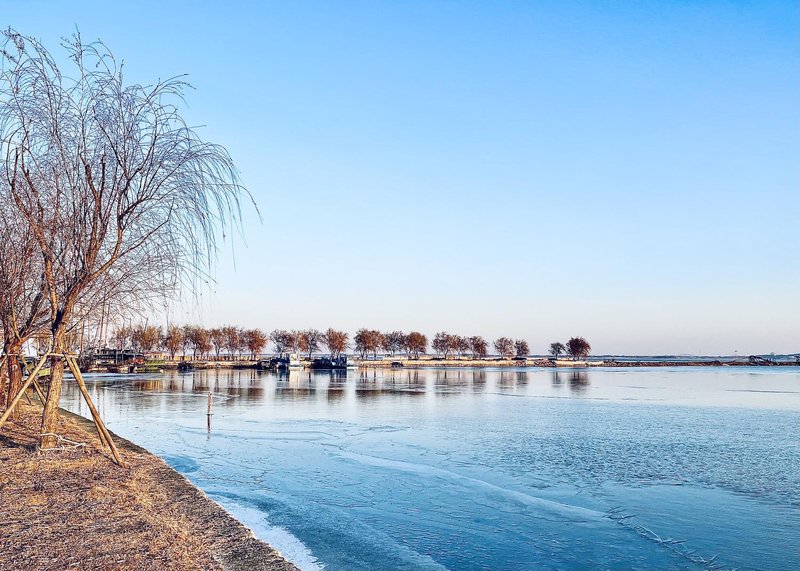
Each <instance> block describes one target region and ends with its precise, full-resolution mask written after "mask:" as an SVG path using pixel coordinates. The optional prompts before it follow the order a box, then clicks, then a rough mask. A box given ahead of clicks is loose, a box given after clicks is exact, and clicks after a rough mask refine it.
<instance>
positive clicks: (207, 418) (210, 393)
mask: <svg viewBox="0 0 800 571" xmlns="http://www.w3.org/2000/svg"><path fill="white" fill-rule="evenodd" d="M213 396H214V395H213V393H212V392H211V391H208V412H206V420H207V423H206V424H207V427H208V432H211V403H212V397H213Z"/></svg>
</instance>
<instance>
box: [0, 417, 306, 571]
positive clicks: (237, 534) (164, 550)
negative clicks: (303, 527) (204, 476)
mask: <svg viewBox="0 0 800 571" xmlns="http://www.w3.org/2000/svg"><path fill="white" fill-rule="evenodd" d="M20 409H21V414H20V416H19V418H18V419H16V420H14V421H11V422H8V423H6V425H5V426H3V428H2V430H0V498H2V501H0V522H2V523H0V530H1V531H2V533H0V569H73V568H74V569H98V570H100V569H104V570H105V569H131V570H133V569H136V570H151V569H152V570H157V569H171V570H173V569H174V570H190V569H192V570H195V569H215V570H231V571H233V570H236V571H239V570H241V571H244V570H250V569H254V570H264V571H266V570H270V571H272V570H274V571H294V570H296V568H295V567H294V566H293V565H292V564H290V563H288V562H287V561H286V560H285V559H283V557H281V555H280V554H279V553H278V552H277V551H275V550H274V549H273V548H271V547H270V546H269V545H267V544H266V543H264V542H262V541H260V540H258V539H256V538H255V537H253V535H252V533H251V532H250V531H249V530H248V529H247V528H246V527H244V526H243V525H242V524H240V523H239V522H238V521H236V520H235V519H234V518H233V517H231V516H230V515H229V514H228V513H227V512H225V511H224V510H223V509H222V508H221V507H220V506H219V505H217V504H216V503H214V502H213V501H212V500H210V499H209V498H208V497H207V496H206V495H205V494H203V492H201V491H200V490H198V489H197V488H196V487H195V486H193V485H192V484H191V483H190V482H189V481H188V480H187V479H186V478H184V477H183V476H181V475H180V474H179V473H177V472H176V471H175V470H173V469H172V468H170V467H169V466H167V464H165V463H164V462H163V461H162V460H161V459H159V458H157V457H156V456H153V455H152V454H150V453H149V452H147V451H146V450H144V449H142V448H140V447H138V446H136V445H134V444H132V443H130V442H128V441H126V440H124V439H121V438H119V437H116V436H115V442H116V443H117V446H118V447H119V448H120V453H121V454H122V458H123V460H124V462H125V467H123V468H120V467H118V466H116V465H115V464H113V463H112V462H111V460H110V456H109V455H108V454H106V452H104V451H103V450H101V449H100V443H99V440H98V438H97V435H96V433H95V432H94V428H93V425H92V424H91V423H90V422H89V421H87V420H85V419H83V418H81V417H78V416H75V415H72V414H70V413H68V412H65V411H62V412H61V415H60V416H61V418H60V420H59V425H58V430H57V432H58V434H60V435H61V436H63V437H65V438H67V439H69V441H71V442H80V443H84V445H83V446H80V447H72V445H71V443H70V442H66V441H65V442H64V443H63V445H64V448H65V449H64V450H61V451H53V452H47V453H41V452H37V451H36V447H35V443H36V437H37V435H38V433H39V423H40V418H41V417H40V415H41V409H40V408H38V407H36V406H32V405H24V406H21V407H20Z"/></svg>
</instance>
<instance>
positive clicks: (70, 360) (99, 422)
mask: <svg viewBox="0 0 800 571" xmlns="http://www.w3.org/2000/svg"><path fill="white" fill-rule="evenodd" d="M64 359H65V360H66V361H67V365H68V366H69V370H70V371H72V374H73V376H74V377H75V380H76V381H77V382H78V388H79V389H80V390H81V394H82V395H83V398H84V400H85V401H86V404H87V405H89V410H90V411H91V412H92V418H93V419H94V424H95V426H96V427H97V430H98V431H99V432H102V436H104V437H105V441H106V444H108V447H109V448H111V454H112V455H113V456H114V461H115V462H116V463H117V465H118V466H124V465H125V463H124V462H123V461H122V457H121V456H120V455H119V451H118V450H117V447H116V445H115V444H114V441H113V440H112V439H111V434H110V433H109V432H108V429H107V428H106V425H105V424H103V419H101V418H100V413H99V412H98V411H97V408H95V406H94V403H93V402H92V397H90V396H89V391H88V390H87V389H86V383H84V382H83V376H82V375H81V371H80V369H79V368H78V364H77V363H76V362H75V357H72V356H70V355H65V356H64ZM101 440H102V438H101Z"/></svg>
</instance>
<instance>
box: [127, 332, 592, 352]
mask: <svg viewBox="0 0 800 571" xmlns="http://www.w3.org/2000/svg"><path fill="white" fill-rule="evenodd" d="M349 341H350V336H349V335H348V334H347V333H346V332H345V331H339V330H337V329H332V328H329V329H327V330H326V331H319V330H317V329H302V330H291V331H289V330H286V329H275V330H274V331H272V332H271V333H270V334H269V335H268V336H267V335H265V334H264V333H263V332H262V331H261V330H260V329H242V328H240V327H234V326H230V325H228V326H225V327H218V328H211V329H208V328H204V327H200V326H195V325H184V326H183V327H180V326H170V327H168V328H167V330H166V331H163V332H162V329H161V328H160V327H156V326H152V325H149V326H148V325H137V326H134V327H121V328H119V329H117V330H116V332H115V334H114V336H113V337H112V344H113V346H114V347H115V348H117V349H124V348H127V347H132V348H133V349H134V350H136V351H140V352H145V353H146V352H150V351H153V350H155V349H160V350H163V351H166V352H167V353H169V356H170V358H173V359H174V358H175V355H177V354H178V353H181V354H183V355H186V356H188V355H191V356H192V358H208V357H210V356H211V355H212V354H213V356H214V357H215V358H216V359H219V358H220V357H221V356H228V357H241V356H244V355H248V356H250V357H251V358H253V359H256V358H258V356H259V355H260V354H261V353H262V351H263V350H264V349H265V348H266V346H267V344H268V342H272V344H273V346H274V348H275V352H276V353H278V354H281V355H284V354H289V353H299V354H304V355H307V356H308V357H311V356H312V355H313V354H314V353H317V352H320V351H323V350H324V349H327V351H328V352H329V353H330V355H331V357H332V358H334V359H336V358H338V357H339V356H341V355H342V354H344V353H345V352H346V351H347V350H348V349H349V348H350V347H351V345H350V343H349ZM581 342H583V343H586V341H585V339H583V338H573V339H570V341H569V342H568V344H567V346H568V347H570V348H571V349H570V350H571V351H572V350H574V351H575V353H574V355H576V356H581V355H582V356H585V355H588V351H589V349H591V347H589V346H588V343H586V347H583V346H582V345H580V343H581ZM431 347H432V348H433V350H434V351H435V352H436V353H437V354H438V355H441V356H443V357H444V358H447V357H448V356H450V355H458V356H459V357H463V356H467V355H469V356H471V357H473V358H476V359H480V358H484V357H486V356H487V355H488V353H489V344H488V343H487V342H486V340H485V339H484V338H483V337H481V336H479V335H476V336H472V337H464V336H461V335H453V334H450V333H447V332H446V331H440V332H439V333H437V334H436V335H435V336H434V338H433V341H432V343H431ZM493 347H494V350H495V352H496V354H497V355H500V356H501V357H504V358H512V357H517V358H525V357H527V356H528V355H529V354H530V350H529V347H528V342H527V341H525V340H524V339H516V340H514V339H511V338H509V337H500V338H499V339H497V340H495V341H494V343H493ZM559 347H560V349H559ZM352 348H353V349H354V350H355V352H356V353H357V354H358V355H359V356H361V358H366V357H367V356H368V355H372V356H373V357H377V356H378V354H388V355H391V356H393V357H394V356H395V355H397V354H399V353H405V354H406V355H408V356H409V357H412V358H415V359H416V358H419V356H420V355H423V354H425V353H426V351H427V350H428V338H427V337H426V336H425V335H424V334H422V333H420V332H418V331H412V332H410V333H404V332H402V331H390V332H386V333H384V332H381V331H378V330H375V329H365V328H362V329H359V330H358V331H357V332H356V334H355V336H354V337H353V343H352ZM584 350H585V355H584V354H583V353H582V351H584ZM554 351H558V352H557V353H555V352H554ZM566 351H567V349H566V347H565V346H564V345H563V344H561V343H554V344H552V345H551V346H550V352H551V354H553V355H555V356H556V357H557V356H558V355H559V354H561V353H564V352H566ZM570 355H573V353H570Z"/></svg>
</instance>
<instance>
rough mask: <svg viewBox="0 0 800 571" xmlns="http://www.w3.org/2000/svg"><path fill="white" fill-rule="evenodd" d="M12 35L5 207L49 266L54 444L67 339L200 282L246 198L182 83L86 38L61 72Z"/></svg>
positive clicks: (45, 426) (34, 45) (4, 73)
mask: <svg viewBox="0 0 800 571" xmlns="http://www.w3.org/2000/svg"><path fill="white" fill-rule="evenodd" d="M3 35H4V37H5V40H4V42H3V44H2V47H1V48H0V59H2V70H1V71H0V178H3V179H5V181H6V184H4V185H3V186H2V187H0V192H2V193H3V195H2V196H0V203H3V204H10V205H13V207H14V210H15V213H16V214H17V215H18V216H19V217H20V219H21V220H22V221H24V223H25V225H26V228H27V231H29V232H30V233H31V235H32V236H33V237H34V238H35V240H36V246H37V250H38V252H37V254H38V256H39V257H40V262H41V269H42V271H41V279H42V280H43V282H44V292H45V297H46V299H47V305H48V312H49V315H48V325H47V326H48V329H49V330H50V334H51V337H52V347H53V348H52V357H51V363H50V379H51V381H50V389H49V391H48V394H47V400H46V403H45V406H44V412H43V414H42V425H41V433H42V437H41V439H40V447H41V448H50V447H53V446H55V443H56V435H55V434H54V431H55V428H56V424H55V423H56V418H57V411H58V402H59V399H60V397H61V386H62V382H63V374H64V367H65V361H66V359H65V355H66V354H67V353H68V351H69V347H68V343H67V336H68V333H69V332H70V330H71V329H72V328H73V327H74V326H75V325H76V323H77V321H78V319H79V318H80V317H81V316H82V315H84V314H85V312H86V311H87V309H86V308H87V307H94V306H96V305H97V304H98V303H99V301H100V300H101V299H102V300H106V299H108V300H113V303H114V305H115V307H116V308H117V309H118V310H119V311H121V310H122V308H126V307H142V306H147V305H152V304H155V303H156V302H159V303H160V302H162V301H163V299H164V297H165V296H170V295H173V294H174V293H175V292H176V291H177V290H178V288H179V287H180V286H181V285H182V284H183V285H189V286H190V287H191V286H195V285H196V284H197V283H198V277H199V276H203V277H205V276H207V275H208V272H209V270H210V267H211V265H212V264H213V261H214V259H215V253H216V246H217V237H218V236H219V234H220V229H221V228H222V229H225V228H227V227H228V226H229V225H231V224H232V223H233V222H235V221H237V220H238V219H239V201H240V197H241V196H242V193H243V192H246V191H244V189H243V187H242V186H241V184H240V183H239V178H238V174H237V171H236V169H235V167H234V165H233V162H232V161H231V158H230V156H229V155H228V152H227V151H226V150H225V149H224V148H223V147H221V146H219V145H216V144H212V143H208V142H205V141H203V140H202V139H201V138H200V136H199V135H198V133H197V131H196V129H194V128H193V127H191V126H190V125H188V124H187V123H186V122H185V121H184V119H183V117H182V116H181V113H180V108H179V106H180V105H182V103H183V94H184V92H185V90H186V88H187V87H188V85H187V83H186V82H185V81H184V80H183V79H181V78H179V77H175V78H170V79H166V80H159V81H158V82H156V83H154V84H152V85H138V84H129V83H127V82H125V81H124V79H123V73H122V66H121V65H120V64H118V62H117V61H116V60H115V58H114V56H113V55H112V53H111V52H110V51H109V50H108V49H107V48H106V47H105V46H104V45H103V44H100V43H92V44H84V43H83V42H82V41H81V38H80V36H79V35H75V36H73V37H72V38H71V39H68V40H65V42H64V44H63V46H64V47H65V49H66V52H67V56H68V57H69V61H70V64H69V69H64V70H62V69H61V68H60V67H59V65H58V64H57V63H56V60H55V58H54V57H53V56H52V55H51V54H50V53H49V51H48V50H47V49H46V48H45V47H44V46H43V45H42V44H41V43H40V42H39V41H37V40H36V39H34V38H32V37H28V36H23V35H21V34H19V33H17V32H15V31H13V30H10V29H9V30H6V31H5V32H4V33H3ZM32 279H40V277H39V276H36V277H35V278H34V277H32ZM69 364H70V367H72V366H73V365H74V361H71V362H70V363H69Z"/></svg>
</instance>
